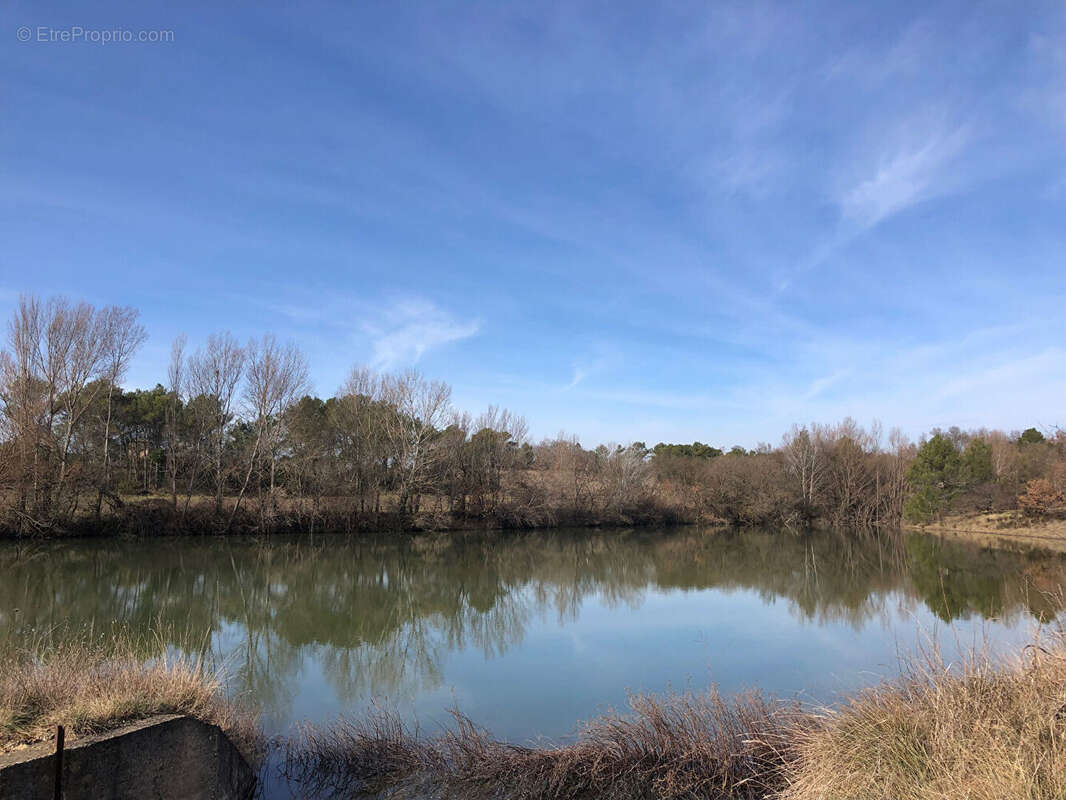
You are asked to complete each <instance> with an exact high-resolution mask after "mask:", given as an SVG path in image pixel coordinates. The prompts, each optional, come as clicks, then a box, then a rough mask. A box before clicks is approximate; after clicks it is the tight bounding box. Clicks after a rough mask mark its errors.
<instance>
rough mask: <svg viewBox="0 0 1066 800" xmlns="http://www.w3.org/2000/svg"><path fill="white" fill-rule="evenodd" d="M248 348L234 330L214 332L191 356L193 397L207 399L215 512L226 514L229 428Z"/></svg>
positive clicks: (206, 410)
mask: <svg viewBox="0 0 1066 800" xmlns="http://www.w3.org/2000/svg"><path fill="white" fill-rule="evenodd" d="M244 358H245V354H244V349H243V348H242V347H241V346H240V345H239V344H237V340H236V339H234V338H233V336H232V334H229V333H221V334H211V336H209V337H208V339H207V346H206V347H205V348H204V349H203V350H197V351H196V353H195V354H194V355H193V356H192V357H191V358H190V359H189V362H188V367H187V369H188V375H189V394H190V395H191V399H193V400H196V399H203V400H207V401H208V403H207V405H208V407H207V408H205V409H202V410H201V411H200V412H199V413H200V414H202V415H205V416H209V420H207V421H208V422H209V426H208V428H207V429H208V431H209V436H210V439H211V458H212V462H213V463H212V469H213V472H214V482H215V513H216V514H218V515H221V514H222V492H223V489H224V487H225V482H226V470H225V463H224V460H225V448H226V428H227V426H228V425H229V423H230V421H231V420H232V419H233V404H234V401H235V399H236V396H237V387H238V385H239V384H240V380H241V374H242V372H243V370H244Z"/></svg>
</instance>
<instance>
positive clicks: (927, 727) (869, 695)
mask: <svg viewBox="0 0 1066 800" xmlns="http://www.w3.org/2000/svg"><path fill="white" fill-rule="evenodd" d="M631 706H632V708H631V713H628V714H625V715H620V714H608V715H606V716H603V717H601V718H599V719H596V720H593V721H592V722H590V723H588V724H587V725H586V726H585V727H583V728H582V729H581V730H580V731H579V733H578V736H577V737H576V741H575V742H574V743H573V744H568V745H565V746H557V747H551V746H549V747H519V746H515V745H512V744H507V743H504V742H500V741H497V740H495V739H493V738H492V737H491V736H489V735H488V734H487V733H486V732H485V731H483V730H481V729H479V728H477V727H476V726H474V725H473V724H472V723H471V722H470V721H469V720H468V719H466V718H465V717H463V716H462V715H460V714H458V713H457V714H456V715H455V717H456V725H455V726H454V728H453V729H452V730H450V731H446V732H444V733H443V734H441V735H439V736H436V737H431V738H427V737H424V736H422V735H421V734H420V732H419V731H418V730H417V729H415V730H410V729H408V728H406V727H405V726H404V725H403V723H402V722H401V721H400V720H399V719H398V718H397V717H396V716H394V715H390V714H388V713H382V712H380V711H379V712H376V713H373V714H371V715H369V718H368V719H367V721H365V722H351V721H346V720H341V721H339V722H338V723H337V724H336V725H334V726H333V727H331V728H328V729H318V728H313V727H308V728H305V729H304V730H303V731H302V732H301V734H300V735H299V736H297V737H295V738H294V739H293V740H292V741H291V742H290V743H289V747H288V752H287V757H286V773H287V775H288V776H289V778H290V779H291V780H293V781H295V782H296V783H298V784H299V786H300V788H301V790H303V791H304V792H306V793H307V794H308V795H310V796H332V797H341V796H343V797H352V796H357V795H358V794H359V793H360V792H382V793H386V794H390V795H391V794H399V795H403V796H418V797H463V798H493V799H497V798H498V799H500V800H503V799H504V798H506V799H508V800H532V798H612V799H614V798H619V799H621V800H625V798H708V799H711V800H713V799H715V798H733V799H735V800H740V799H743V800H755V799H756V798H759V799H761V800H771V799H773V800H1007V799H1008V798H1009V799H1010V800H1021V799H1022V798H1024V799H1025V800H1053V799H1054V800H1061V798H1066V641H1064V637H1063V635H1062V633H1057V634H1052V635H1045V636H1043V638H1042V639H1041V641H1040V643H1039V644H1034V645H1032V646H1030V647H1027V648H1026V649H1025V650H1024V651H1023V652H1022V653H1021V654H1018V655H1015V656H1014V657H1012V658H1008V659H996V658H994V657H992V656H991V655H990V654H989V652H988V650H987V648H977V649H976V651H975V652H973V653H971V654H970V655H969V656H968V657H967V658H966V659H965V660H963V661H961V662H959V663H955V664H948V663H946V662H945V661H944V659H943V658H942V657H941V655H940V654H939V652H938V651H937V650H936V649H935V648H932V647H931V648H929V649H927V650H926V651H924V652H922V653H919V654H917V655H916V656H915V657H914V658H912V659H911V661H910V662H909V665H908V666H906V668H905V669H904V672H903V674H902V675H901V676H900V677H899V678H898V679H896V680H894V681H891V682H888V683H884V684H882V685H880V686H878V687H875V688H872V689H868V690H866V691H863V692H860V693H858V694H857V695H855V696H854V697H853V698H852V699H850V700H848V701H847V702H845V703H844V704H842V705H841V706H839V707H837V708H835V709H831V710H822V711H817V712H816V711H813V710H810V709H800V708H799V707H798V706H797V705H795V704H789V703H781V702H778V701H774V700H769V699H766V698H765V697H764V696H762V695H759V694H757V693H746V694H743V695H741V696H739V697H738V698H736V699H735V700H733V701H730V702H727V701H724V700H723V699H722V698H721V697H719V695H718V694H717V693H716V692H715V691H713V690H712V691H709V692H706V693H686V694H680V695H670V696H667V697H665V698H655V697H649V696H644V695H639V696H636V697H634V698H632V700H631Z"/></svg>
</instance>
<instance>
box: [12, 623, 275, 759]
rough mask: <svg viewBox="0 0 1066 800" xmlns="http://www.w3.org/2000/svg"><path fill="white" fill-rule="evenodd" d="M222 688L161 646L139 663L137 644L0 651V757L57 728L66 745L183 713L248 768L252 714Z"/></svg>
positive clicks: (256, 736)
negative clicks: (208, 727)
mask: <svg viewBox="0 0 1066 800" xmlns="http://www.w3.org/2000/svg"><path fill="white" fill-rule="evenodd" d="M222 688H223V681H222V678H221V676H220V675H218V674H217V673H214V672H212V671H210V670H208V669H207V668H206V667H205V665H204V663H203V662H202V661H201V660H196V659H190V658H187V657H183V656H174V655H170V654H168V653H167V652H166V649H165V648H164V647H163V646H162V645H160V646H159V648H158V651H157V652H156V653H155V654H154V655H152V656H151V657H150V658H148V659H147V660H146V658H145V654H144V650H143V643H142V644H140V645H138V646H136V647H135V646H134V644H133V643H132V642H130V641H127V640H121V639H120V640H112V641H109V642H108V643H107V644H103V643H100V642H97V641H95V640H94V639H92V638H91V637H88V636H86V637H83V638H80V639H75V640H73V641H68V642H65V643H63V644H52V643H46V642H45V640H43V639H42V640H41V641H40V642H38V643H37V644H35V645H34V646H33V647H30V648H28V649H18V650H6V651H4V652H2V653H0V752H4V751H8V750H13V749H15V748H18V747H22V746H26V745H31V744H35V743H37V742H42V741H49V740H51V739H53V738H54V737H55V730H56V726H57V725H64V726H65V727H66V731H67V736H68V740H69V739H77V738H78V737H79V736H86V735H91V734H97V733H104V732H106V731H110V730H114V729H116V728H120V727H122V726H123V725H127V724H130V723H133V722H136V721H138V720H142V719H146V718H148V717H152V716H155V715H157V714H188V715H190V716H193V717H196V718H197V719H200V720H203V721H204V722H209V723H212V724H215V725H218V726H219V727H221V728H222V729H223V730H224V731H225V732H226V733H227V734H228V735H229V737H230V739H231V740H232V741H233V742H234V744H235V745H236V746H237V747H238V749H239V750H241V752H242V753H243V754H244V755H245V757H246V758H247V759H248V760H249V762H250V763H252V764H255V763H257V762H258V761H259V760H260V758H261V756H262V753H263V750H264V744H263V740H262V735H261V734H260V733H259V729H258V726H257V724H256V719H255V716H254V715H253V714H251V713H250V712H248V711H246V710H244V709H242V708H240V707H239V706H237V705H236V704H234V703H233V702H232V701H230V700H228V699H226V698H225V697H224V695H223V691H222Z"/></svg>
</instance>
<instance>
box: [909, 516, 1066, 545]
mask: <svg viewBox="0 0 1066 800" xmlns="http://www.w3.org/2000/svg"><path fill="white" fill-rule="evenodd" d="M903 530H905V531H912V532H915V533H929V534H934V535H937V536H950V537H954V538H959V539H966V540H968V541H972V542H976V543H978V544H981V545H984V546H987V547H1000V548H1003V547H1005V548H1008V549H1022V550H1026V549H1033V548H1039V549H1043V550H1051V551H1053V552H1060V553H1066V520H1064V519H1032V518H1027V517H1025V516H1024V515H1022V514H1021V513H1019V512H1015V511H1007V512H1000V513H994V514H957V515H952V516H948V517H945V518H944V519H943V520H941V521H939V522H934V523H928V524H925V525H914V524H905V525H904V526H903Z"/></svg>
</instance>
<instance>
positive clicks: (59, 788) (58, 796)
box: [55, 725, 64, 800]
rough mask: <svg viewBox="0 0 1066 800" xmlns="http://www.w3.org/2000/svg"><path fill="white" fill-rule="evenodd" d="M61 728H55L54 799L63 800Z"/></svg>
mask: <svg viewBox="0 0 1066 800" xmlns="http://www.w3.org/2000/svg"><path fill="white" fill-rule="evenodd" d="M63 738H64V731H63V726H62V725H58V726H57V727H56V797H55V800H63Z"/></svg>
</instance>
